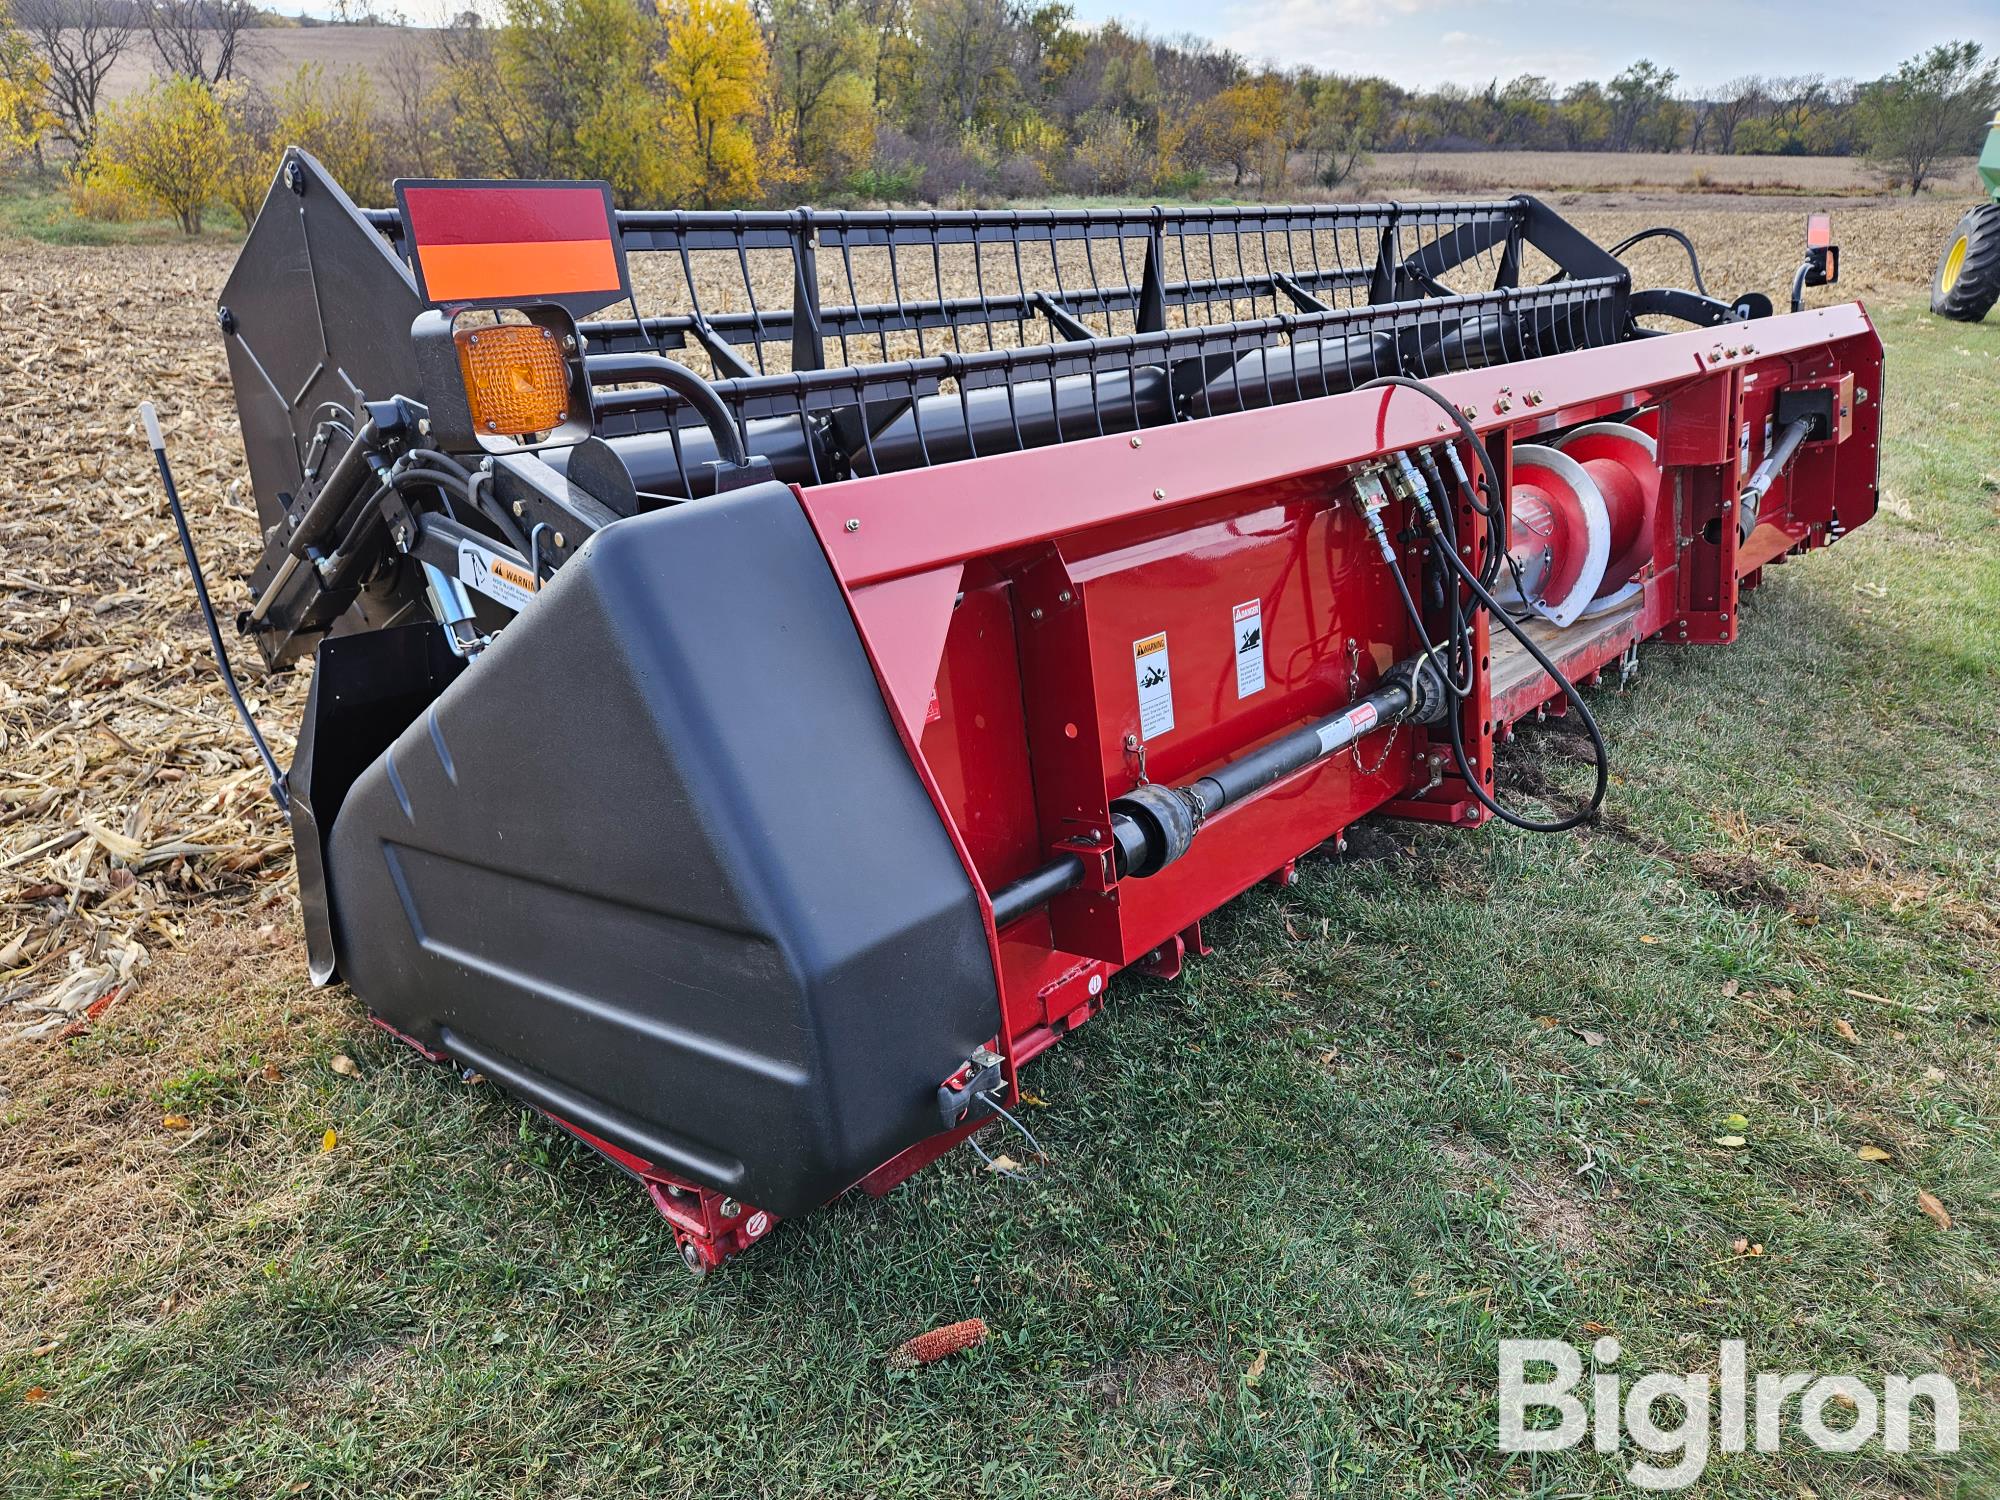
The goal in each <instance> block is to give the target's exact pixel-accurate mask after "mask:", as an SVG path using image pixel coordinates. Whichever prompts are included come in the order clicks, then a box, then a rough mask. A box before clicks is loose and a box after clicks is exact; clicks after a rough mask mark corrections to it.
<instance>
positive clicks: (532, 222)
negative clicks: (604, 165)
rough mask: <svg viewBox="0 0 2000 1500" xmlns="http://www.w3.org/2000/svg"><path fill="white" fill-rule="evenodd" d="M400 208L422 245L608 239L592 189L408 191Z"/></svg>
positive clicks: (599, 193)
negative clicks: (407, 217) (406, 215)
mask: <svg viewBox="0 0 2000 1500" xmlns="http://www.w3.org/2000/svg"><path fill="white" fill-rule="evenodd" d="M403 208H404V211H405V212H406V213H407V214H408V215H409V219H410V233H411V235H412V236H413V237H414V238H415V240H416V242H417V244H418V245H420V246H430V245H493V244H521V243H523V242H527V241H534V240H607V241H608V240H609V239H610V238H611V218H610V210H609V209H607V208H606V207H605V203H604V193H603V190H602V189H600V188H594V187H514V186H511V185H509V186H503V187H406V188H404V189H403Z"/></svg>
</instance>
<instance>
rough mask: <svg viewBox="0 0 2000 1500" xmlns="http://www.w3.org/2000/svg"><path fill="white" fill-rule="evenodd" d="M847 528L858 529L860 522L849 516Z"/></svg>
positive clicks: (850, 529)
mask: <svg viewBox="0 0 2000 1500" xmlns="http://www.w3.org/2000/svg"><path fill="white" fill-rule="evenodd" d="M847 529H848V530H849V531H859V530H860V529H861V522H860V521H858V520H857V519H855V518H854V517H853V516H849V517H848V518H847Z"/></svg>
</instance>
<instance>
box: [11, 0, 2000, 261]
mask: <svg viewBox="0 0 2000 1500" xmlns="http://www.w3.org/2000/svg"><path fill="white" fill-rule="evenodd" d="M7 6H8V10H7V21H6V23H5V25H4V26H0V150H5V151H7V152H9V153H12V154H16V155H26V156H32V157H33V159H34V161H35V163H36V165H37V167H38V168H41V169H46V168H47V159H46V153H47V151H48V148H49V147H50V146H51V145H52V144H59V146H60V153H61V154H62V156H63V157H64V159H65V160H66V162H67V165H66V167H65V170H66V172H67V173H68V176H69V179H70V181H71V183H72V186H73V190H74V191H75V192H77V193H78V195H79V199H80V202H81V203H83V204H84V205H85V206H89V205H91V204H92V202H93V201H94V200H93V195H95V200H101V202H100V203H99V207H100V208H101V211H105V212H112V211H115V210H116V208H117V205H118V204H119V203H120V202H121V201H136V200H150V201H151V202H153V203H154V204H155V205H160V204H164V205H166V206H167V207H168V208H169V210H170V211H171V212H173V213H174V214H175V215H176V216H177V217H179V218H180V219H181V221H182V222H183V224H185V225H188V226H189V227H191V228H192V227H197V226H198V225H199V223H200V222H201V215H202V213H203V211H204V210H205V209H208V208H210V207H212V206H213V205H216V204H218V203H221V204H227V205H229V206H231V207H233V208H235V209H236V210H237V211H238V212H239V213H247V211H254V203H255V196H256V194H257V193H258V192H260V191H261V187H262V185H263V184H264V183H267V182H268V180H269V169H270V166H271V163H272V162H273V161H274V159H275V155H276V152H277V150H278V149H279V148H280V147H281V146H282V145H283V144H285V143H287V142H293V141H296V142H298V143H300V144H303V145H306V146H307V147H308V148H309V149H314V150H315V152H316V154H321V155H323V156H325V157H326V158H327V159H328V162H329V165H330V166H332V167H333V168H334V170H335V171H336V173H337V174H338V175H339V176H340V177H341V180H342V181H343V182H345V183H346V184H347V185H348V187H349V188H350V190H351V191H352V192H354V193H355V195H356V196H357V197H361V198H367V199H371V200H379V199H380V197H381V195H382V193H383V191H384V189H385V187H386V184H387V181H388V179H390V178H391V177H393V176H398V175H409V176H450V175H460V176H511V177H544V178H602V179H604V180H606V181H608V182H610V183H611V184H612V187H613V189H614V191H615V193H616V195H617V197H618V199H619V201H620V202H621V203H623V204H625V205H628V206H642V205H662V204H674V205H689V206H702V207H712V206H719V205H749V204H758V203H765V202H774V201H796V200H800V199H804V198H814V199H818V200H821V201H826V200H830V199H831V200H843V199H844V200H887V201H904V202H907V201H929V202H938V201H966V200H979V199H989V198H990V199H1024V198H1035V197H1042V196H1047V195H1050V194H1058V193H1060V194H1082V195H1130V194H1143V195H1147V196H1154V197H1186V196H1193V195H1199V194H1202V193H1205V192H1211V191H1217V190H1221V191H1226V192H1228V193H1231V194H1232V195H1257V196H1263V197H1267V198H1275V197H1279V196H1292V195H1298V194H1301V193H1339V192H1340V191H1342V190H1343V189H1345V188H1348V187H1349V186H1350V185H1351V184H1352V181H1353V179H1354V178H1355V176H1356V174H1357V173H1358V172H1360V171H1361V170H1362V168H1363V167H1364V166H1365V165H1366V164H1367V163H1368V162H1369V160H1370V159H1371V157H1372V156H1374V155H1376V154H1379V153H1383V152H1391V151H1394V152H1409V153H1412V154H1414V155H1421V154H1422V153H1424V152H1426V151H1432V150H1438V149H1465V148H1501V147H1505V148H1514V149H1529V150H1536V149H1547V150H1558V149H1560V150H1584V151H1667V152H1674V151H1684V152H1689V153H1712V154H1746V153H1775V154H1805V155H1846V154H1855V153H1861V152H1867V153H1870V154H1872V155H1874V156H1877V157H1879V158H1881V159H1883V160H1884V161H1885V162H1887V163H1888V164H1889V165H1890V166H1891V168H1892V170H1893V171H1894V174H1895V177H1896V179H1897V180H1898V181H1900V182H1901V184H1902V185H1904V186H1906V187H1907V188H1908V189H1909V190H1910V191H1911V192H1913V193H1914V192H1917V191H1919V190H1921V188H1922V187H1923V185H1924V182H1925V181H1926V179H1927V178H1928V177H1929V176H1930V175H1931V174H1932V173H1933V171H1934V170H1935V168H1936V165H1937V163H1938V162H1939V161H1940V160H1942V159H1944V158H1947V157H1952V156H1958V155H1963V154H1966V153H1968V152H1970V151H1972V150H1976V149H1977V143H1978V138H1979V133H1980V125H1981V123H1982V122H1983V121H1984V120H1985V118H1986V117H1987V115H1988V113H1990V111H1991V110H1992V109H1993V108H1994V107H1995V105H1996V103H2000V65H1996V63H1995V62H1994V61H1992V60H1989V59H1987V58H1986V57H1985V56H1984V54H1983V52H1982V50H1981V48H1980V47H1979V46H1978V45H1977V44H1974V43H1970V42H1966V43H1953V44H1949V45H1947V46H1942V47H1938V48H1934V49H1932V50H1930V51H1929V52H1927V53H1925V54H1923V55H1921V56H1919V57H1916V58H1912V59H1910V60H1909V61H1908V62H1905V63H1904V64H1902V65H1901V67H1899V68H1898V69H1897V70H1896V71H1895V72H1893V73H1890V74H1887V75H1885V76H1884V77H1882V78H1879V79H1875V80H1871V81H1867V82H1860V83H1857V82H1854V81H1851V80H1829V79H1826V78H1823V77H1820V76H1818V75H1807V76H1796V77H1761V76H1744V77H1740V78H1737V79H1733V80H1730V81H1728V82H1726V83H1723V84H1719V85H1714V86H1708V87H1702V88H1693V87H1690V86H1688V85H1687V84H1686V83H1685V82H1684V80H1682V79H1681V78H1680V77H1679V76H1678V75H1677V74H1676V73H1675V72H1674V71H1672V70H1671V69H1667V68H1663V67H1661V66H1659V65H1657V64H1655V63H1653V62H1651V61H1649V60H1644V59H1642V60H1640V61H1638V62H1635V63H1633V64H1632V65H1631V66H1630V67H1628V68H1625V69H1624V70H1622V71H1621V72H1619V73H1618V74H1616V75H1615V76H1613V77H1612V78H1610V79H1609V80H1608V81H1595V80H1586V81H1583V82H1579V83H1575V84H1572V85H1569V86H1567V87H1558V86H1557V85H1556V84H1554V83H1553V82H1551V81H1550V80H1549V79H1547V78H1544V77H1540V76H1536V75H1523V76H1521V77H1518V78H1514V79H1512V80H1509V81H1506V82H1501V81H1498V80H1495V81H1494V82H1492V83H1490V84H1488V85H1487V86H1485V87H1484V88H1467V87H1462V86H1459V85H1453V84H1447V85H1443V86H1440V87H1438V88H1434V89H1429V90H1422V89H1409V88H1404V87H1402V86H1400V85H1398V84H1397V83H1395V82H1394V81H1392V80H1390V79H1386V78H1380V77H1360V76H1348V75H1342V74H1336V73H1327V72H1320V71H1317V70H1314V69H1311V68H1293V69H1289V70H1279V69H1275V68H1272V67H1269V66H1265V65H1259V64H1256V63H1254V62H1252V61H1251V60H1248V59H1245V58H1243V57H1241V56H1239V55H1237V54H1235V53H1233V52H1229V51H1226V50H1223V49H1219V48H1217V47H1215V46H1213V45H1211V44H1210V43H1208V42H1207V41H1205V40H1203V39H1201V38H1199V37H1195V36H1185V35H1184V36H1173V37H1154V36H1149V35H1147V34H1146V33H1144V32H1143V31H1140V30H1136V29H1132V28H1129V27H1127V26H1124V25H1121V24H1120V23H1117V22H1107V23H1105V24H1103V25H1100V26H1095V27H1083V26H1079V25H1078V24H1077V23H1076V20H1075V16H1074V14H1073V12H1072V10H1071V9H1070V7H1069V6H1068V5H1065V4H1060V3H1054V0H1042V3H1036V0H497V9H495V10H493V11H492V12H490V13H481V12H474V11H467V12H464V13H462V14H460V15H459V16H457V17H456V18H454V19H453V20H452V21H451V22H450V24H448V25H446V26H444V27H441V28H437V29H433V30H416V29H412V28H405V29H403V31H402V34H401V36H400V38H399V41H398V43H397V45H396V46H395V47H394V48H393V50H392V52H391V54H390V55H389V56H388V58H387V59H386V60H385V62H384V63H383V64H382V65H381V66H380V67H379V68H378V69H376V70H375V72H374V73H373V74H372V75H363V74H360V73H354V72H351V73H343V74H338V75H335V74H329V73H327V72H325V71H324V70H322V69H319V68H316V67H313V66H310V65H308V66H305V67H302V68H300V69H299V70H298V71H297V72H296V73H295V74H293V75H292V76H291V77H289V78H287V79H285V80H283V81H282V82H280V83H279V84H277V85H276V86H275V87H272V88H269V89H260V88H258V87H255V86H253V85H252V84H250V83H249V82H247V81H246V80H245V78H244V76H243V71H244V70H243V59H244V57H245V55H246V54H247V53H248V52H249V51H251V50H253V49H254V48H255V47H256V46H257V45H258V42H259V33H260V31H263V30H264V29H265V28H268V27H269V26H271V25H272V24H274V23H276V22H277V18H275V17H273V16H271V15H269V14H267V13H265V12H262V11H259V10H258V9H256V8H255V6H254V5H253V4H252V3H251V0H7ZM353 18H354V19H365V20H370V21H372V20H374V18H373V17H372V16H363V15H355V16H354V17H353ZM292 24H296V23H292ZM135 48H138V49H144V50H145V51H146V52H148V53H150V55H151V57H152V60H153V63H154V66H155V69H156V71H157V72H158V73H159V75H160V80H159V81H158V82H157V83H155V84H154V85H153V87H152V88H150V89H149V90H147V91H146V92H144V93H142V94H140V95H138V96H136V97H134V98H131V99H128V100H125V101H121V102H118V103H108V102H107V100H106V98H105V93H104V83H105V79H106V77H107V76H108V75H109V73H110V70H111V67H112V66H113V65H114V64H116V63H117V62H118V61H119V60H120V59H121V58H122V57H124V56H126V54H127V53H128V52H129V51H131V50H132V49H135ZM163 176H164V177H166V178H167V179H169V180H167V181H164V182H162V181H161V180H160V179H161V178H162V177H163Z"/></svg>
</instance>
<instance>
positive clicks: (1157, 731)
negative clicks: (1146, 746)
mask: <svg viewBox="0 0 2000 1500" xmlns="http://www.w3.org/2000/svg"><path fill="white" fill-rule="evenodd" d="M1132 670H1133V672H1134V673H1135V674H1136V675H1137V677H1138V679H1139V733H1140V734H1141V735H1142V736H1143V737H1144V738H1146V739H1149V740H1150V739H1153V738H1155V737H1156V736H1158V735H1162V734H1165V733H1166V732H1167V731H1168V730H1170V729H1172V728H1173V727H1174V679H1173V673H1172V671H1171V669H1169V667H1168V666H1167V633H1166V632H1165V631H1164V630H1162V631H1160V632H1159V633H1158V634H1157V635H1149V636H1147V637H1146V638H1145V639H1144V640H1141V641H1134V642H1133V643H1132Z"/></svg>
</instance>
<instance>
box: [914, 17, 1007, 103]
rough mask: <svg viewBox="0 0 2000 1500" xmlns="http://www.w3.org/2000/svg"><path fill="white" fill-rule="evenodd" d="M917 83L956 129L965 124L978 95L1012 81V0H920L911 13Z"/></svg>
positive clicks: (980, 97)
mask: <svg viewBox="0 0 2000 1500" xmlns="http://www.w3.org/2000/svg"><path fill="white" fill-rule="evenodd" d="M912 19H913V21H914V27H913V30H914V33H915V37H916V41H917V67H918V80H919V85H920V87H921V88H922V90H923V95H924V96H926V97H927V98H928V100H929V102H930V106H931V108H932V109H933V110H934V111H936V112H937V113H938V114H940V115H946V114H947V112H948V117H949V118H950V120H951V123H952V126H953V128H955V129H964V128H966V127H968V126H970V125H971V124H972V123H973V121H974V120H975V119H976V118H977V117H978V114H979V106H980V102H981V100H982V99H984V98H985V97H986V96H987V94H988V93H989V92H990V91H991V90H993V89H994V88H995V87H996V86H997V85H999V84H1001V83H1002V82H1003V81H1007V82H1011V75H1009V74H1008V72H1007V64H1008V62H1009V61H1010V60H1011V59H1012V58H1013V55H1014V46H1015V41H1016V37H1015V31H1016V28H1017V27H1018V26H1019V24H1020V14H1019V10H1018V7H1017V6H1016V5H1015V4H1014V3H1012V0H925V3H924V4H923V5H921V6H919V7H918V9H917V10H916V12H915V15H914V16H913V18H912Z"/></svg>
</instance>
